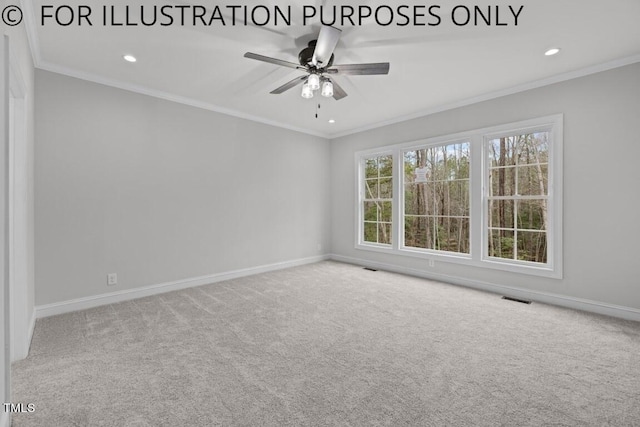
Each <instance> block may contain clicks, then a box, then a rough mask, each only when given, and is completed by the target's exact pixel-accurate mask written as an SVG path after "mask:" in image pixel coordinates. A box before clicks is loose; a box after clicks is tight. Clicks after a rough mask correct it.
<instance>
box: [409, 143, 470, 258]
mask: <svg viewBox="0 0 640 427" xmlns="http://www.w3.org/2000/svg"><path fill="white" fill-rule="evenodd" d="M469 164H470V144H469V143H468V142H459V143H452V144H444V145H433V146H425V147H419V148H416V149H411V150H408V151H405V152H404V246H405V247H407V248H422V249H433V250H439V251H447V252H458V253H465V254H468V253H469V252H470V236H469Z"/></svg>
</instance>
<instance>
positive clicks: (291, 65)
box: [244, 52, 305, 70]
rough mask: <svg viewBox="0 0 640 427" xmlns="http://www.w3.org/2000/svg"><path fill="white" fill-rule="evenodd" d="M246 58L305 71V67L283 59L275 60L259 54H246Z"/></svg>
mask: <svg viewBox="0 0 640 427" xmlns="http://www.w3.org/2000/svg"><path fill="white" fill-rule="evenodd" d="M244 57H245V58H249V59H256V60H258V61H263V62H268V63H270V64H276V65H280V66H282V67H289V68H295V69H297V70H305V68H304V67H303V66H301V65H300V64H296V63H295V62H289V61H283V60H282V59H275V58H271V57H268V56H264V55H258V54H257V53H251V52H247V53H245V54H244Z"/></svg>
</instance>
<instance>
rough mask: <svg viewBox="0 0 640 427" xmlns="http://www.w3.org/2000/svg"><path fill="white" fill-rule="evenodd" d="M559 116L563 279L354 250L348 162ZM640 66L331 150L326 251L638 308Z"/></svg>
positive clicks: (399, 127)
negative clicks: (397, 147) (379, 150)
mask: <svg viewBox="0 0 640 427" xmlns="http://www.w3.org/2000/svg"><path fill="white" fill-rule="evenodd" d="M555 113H564V201H563V203H564V221H563V226H564V278H563V279H562V280H557V279H547V278H541V277H534V276H528V275H523V274H515V273H508V272H502V271H496V270H488V269H482V268H477V267H468V266H462V265H459V264H450V263H445V262H438V261H437V262H436V263H435V266H434V267H433V268H429V267H428V266H427V262H426V261H425V260H421V259H416V258H408V257H401V256H397V255H387V254H381V253H374V252H369V251H363V250H357V249H355V248H354V223H355V214H356V210H355V209H356V208H355V206H356V199H355V197H356V194H355V181H354V180H355V166H354V153H355V152H356V151H359V150H363V149H367V148H373V147H379V146H384V145H389V144H395V143H400V142H404V141H412V140H418V139H423V138H427V137H433V136H438V135H446V134H451V133H456V132H461V131H465V130H472V129H477V128H482V127H487V126H492V125H499V124H505V123H509V122H515V121H519V120H525V119H530V118H535V117H540V116H546V115H550V114H555ZM639 119H640V64H634V65H629V66H626V67H622V68H618V69H614V70H610V71H606V72H602V73H598V74H593V75H589V76H586V77H582V78H578V79H574V80H570V81H566V82H562V83H558V84H554V85H550V86H546V87H542V88H538V89H534V90H530V91H526V92H522V93H518V94H514V95H510V96H505V97H502V98H497V99H493V100H490V101H486V102H481V103H477V104H473V105H469V106H465V107H461V108H457V109H454V110H449V111H445V112H441V113H438V114H433V115H430V116H426V117H422V118H418V119H414V120H410V121H407V122H403V123H398V124H393V125H389V126H385V127H382V128H378V129H374V130H370V131H366V132H361V133H358V134H354V135H349V136H345V137H342V138H338V139H335V140H333V141H332V150H331V179H332V183H331V193H332V215H331V220H332V252H333V253H334V254H337V255H341V256H344V257H351V258H358V259H362V260H368V261H373V262H378V263H386V264H390V265H393V266H398V267H403V268H411V269H416V270H419V271H420V272H424V273H425V275H429V274H432V275H438V277H440V278H441V277H443V276H444V277H445V278H447V277H448V278H451V279H452V281H454V282H455V281H457V279H462V280H467V281H468V280H471V281H482V282H487V283H490V284H497V285H503V286H510V287H516V288H519V289H522V290H530V291H538V292H545V293H552V294H560V295H565V296H570V297H572V298H581V299H587V300H593V301H599V302H603V303H609V304H614V305H620V306H626V307H631V308H635V309H640V280H639V279H638V277H639V275H638V270H637V269H638V260H639V259H640V258H639V255H638V249H639V244H640V220H639V218H640V215H639V211H640V190H639V188H640V174H639V172H638V171H639V167H638V161H639V159H640V136H639V135H640V131H639V128H638V124H639Z"/></svg>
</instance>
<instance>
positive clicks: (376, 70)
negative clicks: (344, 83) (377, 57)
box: [327, 62, 389, 76]
mask: <svg viewBox="0 0 640 427" xmlns="http://www.w3.org/2000/svg"><path fill="white" fill-rule="evenodd" d="M327 73H330V74H344V75H353V76H363V75H374V74H389V63H388V62H377V63H374V64H346V65H333V66H332V67H331V68H329V69H328V70H327Z"/></svg>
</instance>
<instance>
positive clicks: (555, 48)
mask: <svg viewBox="0 0 640 427" xmlns="http://www.w3.org/2000/svg"><path fill="white" fill-rule="evenodd" d="M558 52H560V49H559V48H557V47H554V48H551V49H549V50H548V51H546V52H545V53H544V54H545V55H546V56H551V55H555V54H556V53H558Z"/></svg>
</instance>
